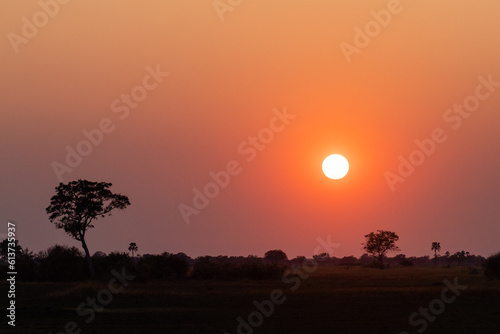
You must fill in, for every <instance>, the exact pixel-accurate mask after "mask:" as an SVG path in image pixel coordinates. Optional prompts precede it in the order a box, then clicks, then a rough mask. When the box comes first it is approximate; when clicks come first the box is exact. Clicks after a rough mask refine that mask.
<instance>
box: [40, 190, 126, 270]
mask: <svg viewBox="0 0 500 334" xmlns="http://www.w3.org/2000/svg"><path fill="white" fill-rule="evenodd" d="M111 185H112V184H111V183H106V182H92V181H87V180H78V181H71V182H69V183H68V184H63V183H59V186H57V187H56V194H55V195H54V196H52V198H51V199H50V205H49V206H48V207H47V208H46V211H47V214H49V220H50V221H51V222H53V223H54V224H55V226H56V227H57V228H59V229H64V232H66V234H68V235H69V236H71V237H72V238H74V239H75V240H78V241H80V242H81V243H82V247H83V249H84V250H85V255H86V258H87V261H88V263H89V268H90V274H91V276H92V277H94V276H95V272H94V268H93V264H92V259H91V258H90V253H89V251H88V248H87V244H86V243H85V233H86V231H87V229H89V228H93V227H94V225H93V224H92V222H93V221H94V220H96V219H98V218H99V217H105V216H106V215H108V216H110V215H111V211H112V210H114V209H120V210H123V209H125V208H126V207H127V206H128V205H130V201H129V199H128V197H127V196H124V195H121V194H114V193H113V192H111V190H109V188H110V187H111Z"/></svg>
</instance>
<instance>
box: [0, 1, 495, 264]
mask: <svg viewBox="0 0 500 334" xmlns="http://www.w3.org/2000/svg"><path fill="white" fill-rule="evenodd" d="M61 2H64V1H61ZM219 3H225V4H227V3H228V2H227V0H221V1H220V2H219ZM233 3H236V2H233ZM396 3H397V2H394V0H392V1H379V0H377V1H369V2H361V1H350V0H335V1H326V0H324V1H319V0H318V1H294V2H291V1H285V0H280V1H272V2H270V1H264V0H254V1H242V2H241V4H239V5H236V6H234V8H232V11H229V10H228V11H225V12H223V13H218V12H217V10H216V9H215V7H214V2H213V1H194V0H191V1H148V2H147V3H140V2H137V1H130V0H120V1H118V0H115V1H106V2H102V1H90V0H89V1H69V2H68V3H66V4H65V3H63V4H60V3H59V2H56V1H55V0H45V1H40V2H38V1H22V2H18V1H2V2H1V3H0V35H1V36H4V38H3V39H2V40H1V42H0V101H1V104H0V120H1V121H0V138H1V141H0V156H1V157H2V162H1V165H0V169H1V173H0V185H1V192H0V194H1V202H0V217H1V220H2V221H4V222H7V220H12V221H15V222H16V223H17V224H18V237H19V240H20V243H21V245H22V246H24V247H26V246H27V247H29V248H30V249H33V250H36V251H38V250H41V249H45V248H47V247H48V246H51V245H54V244H55V243H63V244H70V245H77V246H78V247H79V245H78V244H77V243H76V242H74V241H72V240H70V239H69V238H68V237H67V236H66V235H64V233H63V232H62V231H60V230H56V229H55V228H54V226H53V225H52V224H51V223H50V222H49V221H48V218H47V215H46V214H45V212H44V209H45V207H47V205H48V204H49V199H50V196H52V195H53V193H54V188H55V187H56V186H57V184H58V182H59V179H58V177H57V176H56V173H55V172H54V170H53V163H54V162H58V163H61V164H65V157H66V154H67V152H66V147H67V146H69V147H71V148H73V149H76V147H77V145H78V144H79V143H80V142H81V141H82V140H85V139H86V138H85V136H84V135H83V134H82V131H83V130H88V131H90V130H92V129H95V128H98V127H99V124H100V123H101V122H102V120H103V119H109V124H108V126H110V127H112V129H113V130H112V131H109V132H110V133H107V134H104V135H103V138H102V141H101V143H100V144H99V145H97V146H95V145H94V146H92V148H91V150H92V151H91V153H90V154H88V156H85V157H83V158H82V162H81V163H80V164H78V166H76V167H74V168H72V171H71V172H67V173H63V174H62V179H63V181H64V182H68V181H71V180H75V179H79V178H85V179H89V180H95V181H107V182H111V183H113V188H114V189H115V190H116V191H119V192H122V193H123V194H126V195H128V196H129V198H130V201H131V203H132V205H131V206H130V207H129V208H128V209H127V210H126V212H124V213H121V212H120V213H116V214H115V215H114V216H112V217H110V218H106V219H105V220H102V221H101V222H97V224H96V228H95V229H93V230H92V231H90V232H89V234H88V239H89V240H88V244H89V247H90V250H91V252H95V251H97V250H101V251H105V252H109V251H113V250H120V251H125V250H126V248H127V247H128V244H129V243H130V242H136V243H137V244H138V246H139V253H140V254H142V253H157V252H162V251H169V252H181V251H182V252H185V253H187V254H188V255H191V256H199V255H204V254H210V255H218V254H227V255H249V254H256V255H260V256H262V255H263V254H264V253H265V252H266V251H267V250H269V249H275V248H280V249H282V250H284V251H285V252H286V253H288V254H289V256H296V255H307V256H310V255H312V251H313V250H314V249H315V247H316V243H317V241H316V238H318V237H322V238H326V237H327V236H328V235H331V237H332V240H333V241H334V242H336V243H339V244H340V247H339V248H338V251H337V252H336V253H335V254H334V255H336V256H344V255H351V254H353V255H356V256H359V255H361V254H362V250H361V247H362V246H361V243H362V242H363V235H365V234H367V233H369V232H371V231H375V230H377V229H390V230H393V231H395V232H396V233H398V234H399V236H400V242H399V246H400V248H401V249H402V252H403V253H405V254H407V255H426V254H429V255H431V252H430V245H431V243H432V242H433V241H439V242H441V245H442V247H443V252H445V251H447V250H449V251H450V252H455V251H459V250H462V249H464V250H466V251H470V252H471V253H475V254H481V255H485V256H486V255H490V254H491V253H493V252H496V251H498V246H499V245H498V240H497V239H498V235H499V233H500V225H499V224H498V222H499V218H500V213H499V210H498V202H499V200H500V191H499V189H500V187H499V185H500V178H499V177H498V170H499V167H500V158H499V156H500V155H499V145H498V143H499V141H500V132H499V131H498V128H499V126H500V117H499V116H498V111H499V107H500V87H498V88H497V89H498V91H494V92H490V93H491V94H489V96H488V98H486V99H485V100H484V101H480V105H479V107H478V108H477V110H475V111H473V112H471V115H470V117H468V118H465V119H463V123H462V124H461V126H460V128H458V129H456V130H455V129H453V127H452V126H453V125H454V123H452V122H446V120H445V119H444V118H443V115H444V114H445V113H446V110H447V109H448V108H453V105H454V104H461V103H463V102H464V99H466V98H467V97H468V96H473V95H474V94H475V92H476V87H477V86H478V85H479V84H480V81H479V80H478V78H479V77H483V78H485V79H487V78H488V76H491V77H492V80H493V81H495V82H500V63H499V62H498V59H499V55H500V44H499V43H498V41H499V39H500V23H499V21H498V13H499V10H500V3H496V2H494V1H484V2H480V3H477V2H471V1H465V0H459V1H456V0H454V1H451V0H446V1H439V2H437V1H431V0H419V1H409V0H401V1H400V4H399V6H396V5H395V4H396ZM41 4H42V5H43V4H46V5H43V6H44V7H45V8H46V11H49V12H50V14H51V16H49V15H47V14H44V12H43V8H42V7H41V6H42V5H41ZM220 8H224V7H219V10H221V9H220ZM226 8H227V7H226ZM388 8H389V9H391V8H392V9H394V11H395V12H397V13H392V14H390V15H391V19H390V22H389V23H388V24H386V27H380V26H379V31H376V32H375V33H373V32H372V33H371V34H372V35H373V36H372V37H369V39H370V41H369V44H368V45H367V46H366V47H359V44H358V51H359V52H358V53H353V54H351V55H350V56H349V57H347V58H349V59H347V58H346V56H345V54H344V53H343V51H342V49H341V47H340V46H341V45H342V43H347V44H349V45H352V46H353V47H356V40H359V38H360V37H356V34H357V33H356V32H355V31H356V30H355V28H356V27H359V28H360V29H361V30H364V29H365V27H366V25H367V24H368V26H370V24H371V26H374V27H376V26H377V23H375V22H376V21H374V20H375V18H374V14H373V13H372V11H375V12H376V13H378V14H377V15H378V16H379V17H383V15H384V14H387V13H390V12H389V11H388V10H389V9H388ZM395 8H397V10H395ZM381 11H382V12H381ZM221 16H222V18H223V20H221ZM26 22H28V23H26ZM33 22H34V23H37V24H38V25H39V27H36V26H35V30H36V31H33V30H31V31H30V27H29V26H28V27H25V25H27V24H28V25H30V24H34V23H33ZM27 33H28V34H29V33H31V34H32V35H33V36H26V34H27ZM356 38H357V39H356ZM20 41H22V42H20ZM344 45H345V44H344ZM147 68H149V70H148V69H147ZM154 69H159V71H160V72H162V73H163V72H165V73H166V72H168V76H167V75H166V74H162V75H159V76H158V75H157V79H156V80H155V78H154V77H153V76H151V75H150V72H151V71H154ZM148 75H149V76H150V77H148V78H146V79H144V78H145V77H146V76H148ZM144 80H146V81H144ZM144 82H146V84H144ZM144 85H145V86H148V87H150V88H151V90H145V89H144V88H141V87H143V86H144ZM153 86H155V87H154V88H152V87H153ZM137 87H139V88H137ZM481 89H482V90H481V92H488V91H487V88H484V87H483V88H481ZM485 89H486V90H485ZM144 92H145V93H146V95H144ZM131 94H135V96H139V97H141V101H139V102H138V103H137V105H135V102H133V101H132V102H131V104H129V105H127V102H124V101H125V100H121V99H122V96H123V95H131ZM141 94H143V95H141ZM142 98H144V99H143V100H142ZM115 101H117V102H116V104H115V107H114V108H112V104H113V103H114V102H115ZM132 105H133V107H132ZM119 107H121V108H122V109H118V108H119ZM284 108H286V110H287V112H288V113H289V114H292V115H295V116H296V117H295V118H293V119H290V120H289V124H286V126H285V127H284V129H283V130H282V131H280V132H277V133H274V137H273V139H272V140H271V141H270V142H269V143H268V144H267V145H265V148H262V150H261V151H258V154H257V155H256V156H255V157H254V158H253V159H251V161H247V159H246V158H248V157H249V156H248V155H244V154H241V153H240V152H239V150H238V147H239V146H240V145H244V146H243V147H244V148H248V147H250V146H248V145H247V146H245V144H244V143H245V142H247V141H248V140H249V139H248V138H249V136H256V135H258V134H259V132H261V131H262V129H263V128H266V127H269V126H270V122H271V119H272V118H273V117H274V116H275V113H273V109H276V110H278V111H281V112H282V111H283V110H284ZM127 109H128V111H127ZM453 115H456V114H453ZM120 117H122V118H120ZM105 122H106V121H105ZM436 128H441V129H443V132H444V133H445V135H446V136H447V140H446V141H445V142H444V143H441V144H438V145H437V146H436V150H435V152H434V154H432V155H431V156H429V157H426V158H425V161H424V162H423V163H422V165H421V166H418V167H417V168H416V169H415V171H414V173H413V174H412V175H411V176H409V177H408V178H406V181H405V182H404V183H397V184H395V185H394V190H395V191H394V192H393V191H391V187H390V186H389V185H388V183H387V181H386V178H385V174H386V172H392V173H397V170H398V165H399V160H398V157H399V156H403V157H404V158H406V159H408V157H409V156H410V154H411V153H412V152H413V151H414V150H415V149H416V148H417V146H416V144H415V140H424V139H426V138H430V137H431V133H432V132H433V130H434V129H436ZM333 153H339V154H342V155H344V156H345V157H346V158H347V159H348V160H349V162H350V165H351V170H350V173H349V174H348V175H347V177H346V178H345V179H343V180H340V181H333V180H329V179H327V178H326V177H325V176H324V175H323V174H322V172H321V162H322V160H323V159H324V158H325V157H326V156H327V155H329V154H333ZM233 160H235V161H236V162H237V163H238V164H239V167H240V168H241V173H239V174H238V175H235V176H233V177H231V181H230V183H229V185H228V186H227V187H225V188H224V189H222V190H221V191H220V194H219V195H218V196H216V197H215V198H214V199H212V200H210V204H209V205H208V206H207V207H206V208H204V209H203V210H200V213H199V214H198V215H193V216H191V219H190V220H191V223H190V224H189V225H188V224H186V222H185V220H184V219H183V216H182V214H181V212H180V210H179V205H180V204H182V203H184V204H186V205H191V206H192V200H193V195H194V193H193V188H198V189H202V188H203V187H204V186H205V185H206V184H207V183H208V182H210V181H211V178H210V175H209V173H210V172H219V171H220V170H224V169H226V165H227V164H228V163H229V162H230V161H233ZM5 226H6V225H5ZM5 230H6V227H5V228H4V231H5ZM4 231H1V230H0V233H2V232H4Z"/></svg>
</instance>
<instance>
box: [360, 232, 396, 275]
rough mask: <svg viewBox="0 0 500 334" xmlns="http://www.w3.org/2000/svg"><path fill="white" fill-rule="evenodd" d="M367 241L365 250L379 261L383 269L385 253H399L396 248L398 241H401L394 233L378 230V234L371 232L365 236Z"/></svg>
mask: <svg viewBox="0 0 500 334" xmlns="http://www.w3.org/2000/svg"><path fill="white" fill-rule="evenodd" d="M365 239H366V241H365V243H364V244H363V246H364V247H363V248H364V250H366V252H367V253H368V254H371V255H372V256H373V257H375V258H376V259H378V260H379V262H380V266H381V267H382V268H383V267H384V264H383V259H384V255H385V253H387V252H388V251H394V252H396V251H399V247H398V246H396V241H398V240H399V237H398V235H397V234H396V233H394V232H391V231H384V230H377V233H374V232H371V233H370V234H367V235H365Z"/></svg>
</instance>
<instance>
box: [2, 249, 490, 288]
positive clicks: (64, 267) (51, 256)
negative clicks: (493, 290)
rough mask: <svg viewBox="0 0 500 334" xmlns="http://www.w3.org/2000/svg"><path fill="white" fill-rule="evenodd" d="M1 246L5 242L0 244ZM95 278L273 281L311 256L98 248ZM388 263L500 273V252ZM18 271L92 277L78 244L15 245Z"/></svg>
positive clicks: (328, 259)
mask: <svg viewBox="0 0 500 334" xmlns="http://www.w3.org/2000/svg"><path fill="white" fill-rule="evenodd" d="M0 245H2V246H3V245H4V243H1V244H0ZM4 248H5V247H1V251H2V254H1V255H2V259H1V260H0V269H1V271H0V272H1V275H2V279H5V278H6V273H7V272H8V271H9V270H8V262H7V256H6V255H7V249H4ZM92 260H93V263H94V267H95V271H96V273H97V277H96V279H98V280H109V279H110V278H111V272H112V270H113V269H115V270H119V269H120V268H126V269H127V272H130V273H132V274H133V275H135V276H136V280H137V281H145V280H179V279H200V280H239V279H252V280H270V279H280V278H281V277H282V275H283V273H284V272H285V270H286V269H287V268H289V267H292V266H296V267H300V266H302V265H303V263H305V262H306V257H304V256H298V257H296V258H294V259H291V260H289V259H288V257H287V256H286V254H285V253H284V252H282V251H280V250H273V251H269V252H267V253H266V254H265V256H264V257H263V258H261V257H257V256H248V257H242V256H240V257H234V256H233V257H228V256H217V257H212V256H203V257H198V258H196V259H193V258H191V257H189V256H187V255H186V254H184V253H178V254H171V253H166V252H165V253H163V254H159V255H150V254H146V255H142V256H137V257H131V256H130V255H129V254H127V253H124V252H112V253H110V254H107V255H106V254H105V253H103V252H96V253H95V254H94V255H93V256H92ZM309 261H315V262H316V263H317V264H318V265H322V266H325V265H331V266H367V267H379V262H378V261H377V260H376V259H374V258H373V257H371V256H368V255H366V254H365V255H363V256H361V257H360V258H356V257H354V256H346V257H342V258H338V257H334V256H330V255H329V254H327V253H323V254H319V255H315V256H314V257H313V258H312V259H309ZM384 263H385V264H386V267H397V266H434V265H438V266H456V265H462V266H482V265H485V264H488V266H486V269H487V270H486V273H489V274H492V276H497V277H499V278H500V270H499V267H500V255H496V256H492V257H490V258H488V259H485V258H484V257H482V256H476V255H471V254H468V253H467V252H457V253H455V254H453V255H449V254H447V255H445V256H438V257H437V260H436V259H435V258H434V257H432V258H431V257H429V256H422V257H406V256H405V255H402V254H400V255H397V256H395V257H387V258H385V259H384ZM15 266H16V271H17V279H18V280H20V281H38V282H43V281H83V280H87V279H88V277H89V268H88V266H87V262H86V259H85V256H84V254H83V253H82V252H81V251H80V250H79V249H78V248H76V247H68V246H61V245H56V246H52V247H50V248H48V249H47V250H46V251H41V252H39V253H38V254H34V253H33V252H30V251H29V250H28V249H24V248H22V247H20V246H17V247H16V264H15Z"/></svg>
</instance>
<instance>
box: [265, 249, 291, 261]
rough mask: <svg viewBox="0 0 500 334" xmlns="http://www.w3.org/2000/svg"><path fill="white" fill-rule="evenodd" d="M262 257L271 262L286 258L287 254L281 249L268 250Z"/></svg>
mask: <svg viewBox="0 0 500 334" xmlns="http://www.w3.org/2000/svg"><path fill="white" fill-rule="evenodd" d="M264 259H266V260H269V261H271V262H272V263H273V264H277V263H278V262H282V261H286V260H288V256H287V255H286V254H285V252H283V251H282V250H276V249H275V250H270V251H268V252H266V254H265V255H264Z"/></svg>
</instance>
